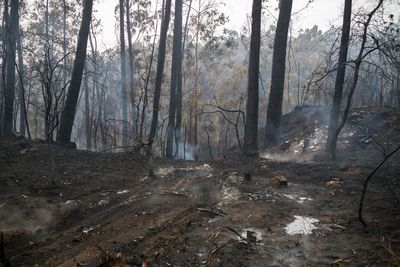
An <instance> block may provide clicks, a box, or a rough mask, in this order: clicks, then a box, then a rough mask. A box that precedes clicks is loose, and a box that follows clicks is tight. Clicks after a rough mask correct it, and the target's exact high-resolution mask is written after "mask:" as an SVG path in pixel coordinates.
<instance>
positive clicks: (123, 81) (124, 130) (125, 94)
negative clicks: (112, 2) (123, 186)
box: [119, 0, 128, 147]
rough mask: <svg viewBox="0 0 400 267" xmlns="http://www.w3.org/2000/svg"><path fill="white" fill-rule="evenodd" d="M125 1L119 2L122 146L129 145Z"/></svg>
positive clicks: (120, 0)
mask: <svg viewBox="0 0 400 267" xmlns="http://www.w3.org/2000/svg"><path fill="white" fill-rule="evenodd" d="M124 6H125V5H124V0H119V37H120V43H121V44H120V45H121V50H120V55H121V102H122V146H124V147H126V146H127V145H128V105H127V97H128V91H127V84H126V58H125V23H124Z"/></svg>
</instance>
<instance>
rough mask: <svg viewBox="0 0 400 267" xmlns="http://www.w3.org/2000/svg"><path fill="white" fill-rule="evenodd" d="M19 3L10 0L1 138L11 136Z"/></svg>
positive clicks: (15, 0)
mask: <svg viewBox="0 0 400 267" xmlns="http://www.w3.org/2000/svg"><path fill="white" fill-rule="evenodd" d="M18 8H19V1H18V0H11V7H10V31H9V36H8V37H9V38H8V41H7V44H6V46H7V81H6V87H5V94H4V115H3V136H4V137H11V136H12V135H13V113H14V99H15V52H16V42H17V36H18V29H19V15H18Z"/></svg>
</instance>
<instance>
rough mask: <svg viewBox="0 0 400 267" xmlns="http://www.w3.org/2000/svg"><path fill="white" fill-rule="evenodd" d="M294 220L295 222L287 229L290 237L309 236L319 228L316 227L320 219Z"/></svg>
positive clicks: (305, 218) (297, 218)
mask: <svg viewBox="0 0 400 267" xmlns="http://www.w3.org/2000/svg"><path fill="white" fill-rule="evenodd" d="M294 218H295V220H294V221H293V222H291V223H289V224H288V225H287V226H286V227H285V230H286V233H287V234H289V235H297V234H300V235H309V234H312V231H313V230H315V229H317V228H318V227H317V226H316V225H315V224H316V223H318V222H319V220H318V219H314V218H309V217H303V216H294Z"/></svg>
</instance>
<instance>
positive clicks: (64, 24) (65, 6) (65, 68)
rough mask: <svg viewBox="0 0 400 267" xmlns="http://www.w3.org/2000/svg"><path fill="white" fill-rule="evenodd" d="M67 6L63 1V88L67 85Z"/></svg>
mask: <svg viewBox="0 0 400 267" xmlns="http://www.w3.org/2000/svg"><path fill="white" fill-rule="evenodd" d="M67 12H68V10H67V4H66V0H63V44H62V47H63V54H64V55H63V56H64V60H63V61H64V66H63V82H64V86H65V85H66V84H67Z"/></svg>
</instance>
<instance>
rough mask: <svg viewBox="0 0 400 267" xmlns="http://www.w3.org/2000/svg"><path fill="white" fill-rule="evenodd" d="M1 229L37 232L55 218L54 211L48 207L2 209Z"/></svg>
mask: <svg viewBox="0 0 400 267" xmlns="http://www.w3.org/2000/svg"><path fill="white" fill-rule="evenodd" d="M0 218H2V219H1V220H0V229H2V230H3V231H5V232H7V231H21V230H22V231H27V232H32V233H35V232H37V231H38V230H40V229H44V228H46V227H47V226H48V225H49V224H50V223H51V222H52V221H53V219H54V216H53V211H52V209H51V208H50V209H49V208H47V207H35V208H32V209H30V210H23V209H21V208H20V207H17V206H8V205H6V206H4V207H3V208H2V209H0Z"/></svg>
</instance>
